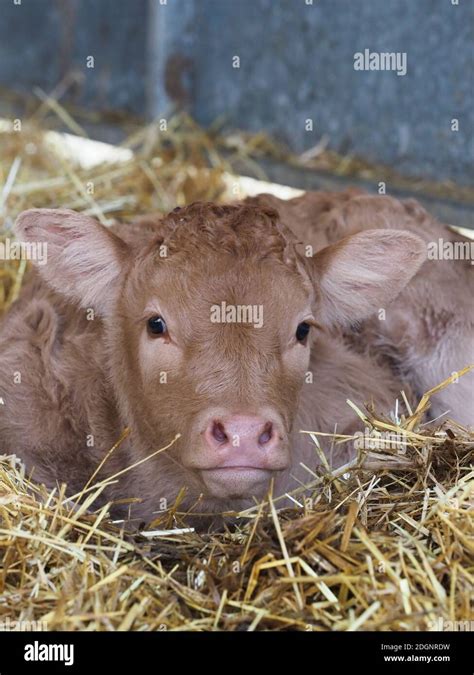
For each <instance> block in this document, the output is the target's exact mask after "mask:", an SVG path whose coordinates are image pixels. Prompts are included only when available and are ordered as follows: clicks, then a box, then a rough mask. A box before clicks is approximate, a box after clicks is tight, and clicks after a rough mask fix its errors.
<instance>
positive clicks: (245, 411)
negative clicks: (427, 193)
mask: <svg viewBox="0 0 474 675" xmlns="http://www.w3.org/2000/svg"><path fill="white" fill-rule="evenodd" d="M420 214H422V216H423V217H422V220H423V223H422V226H421V227H419V224H420ZM425 226H426V227H425ZM439 228H441V226H439V225H437V224H435V223H434V222H433V221H432V220H431V219H430V218H429V217H428V216H427V215H426V214H425V213H424V212H422V211H421V210H420V207H418V206H415V205H410V204H408V205H401V204H400V203H398V202H395V201H394V200H389V201H387V200H385V199H383V198H377V197H367V196H361V195H354V194H342V195H325V194H319V195H318V194H308V195H305V196H304V197H303V198H299V199H297V200H291V201H290V202H282V201H280V200H276V199H275V198H272V197H270V196H268V195H263V196H260V197H259V198H257V199H253V200H247V201H246V202H243V203H236V204H232V205H227V206H218V205H214V204H203V203H196V204H192V205H191V206H188V207H186V208H184V209H176V210H175V211H173V212H172V213H170V214H169V215H168V216H166V217H164V218H144V219H141V220H140V221H138V222H137V223H136V224H133V225H127V226H126V225H116V226H114V227H113V228H111V229H106V228H104V227H103V226H102V225H100V224H99V223H98V222H96V221H95V220H94V219H93V218H90V217H88V216H85V215H83V214H79V213H75V212H73V211H67V210H48V209H33V210H30V211H26V212H24V213H23V214H21V215H20V217H19V218H18V220H17V223H16V232H17V235H18V238H19V239H20V240H23V241H27V242H42V243H46V244H47V255H48V258H47V264H45V265H42V266H40V265H38V266H37V268H36V269H35V270H34V271H33V273H32V274H31V277H30V278H29V280H28V282H27V283H26V284H25V286H24V288H23V290H22V293H21V295H20V298H19V300H18V301H17V302H16V303H15V304H14V306H13V307H12V308H11V310H10V312H9V313H8V315H7V316H6V317H5V319H4V320H3V323H2V325H1V328H0V364H1V368H0V396H1V398H2V399H3V403H4V405H2V406H0V452H4V453H12V452H14V453H16V454H17V455H19V456H20V457H21V458H22V459H23V460H24V461H25V463H26V465H27V467H28V468H29V469H32V470H33V472H34V474H33V475H34V477H35V478H36V480H39V481H42V482H45V483H46V484H48V485H53V484H54V483H55V482H56V481H61V482H66V483H67V484H68V486H69V490H70V491H71V492H79V491H80V490H81V488H82V487H83V486H84V485H85V484H86V483H87V482H88V480H89V479H90V477H91V476H92V475H93V474H94V472H95V471H96V469H97V467H98V466H99V464H100V463H101V462H102V461H103V460H104V458H105V456H106V455H107V453H108V451H109V450H110V449H111V448H112V447H113V446H114V444H116V442H117V439H118V438H119V437H120V436H121V434H122V432H123V430H124V428H126V427H128V428H129V430H130V433H129V435H128V436H127V437H126V438H125V439H124V440H123V441H122V442H121V443H120V444H119V445H118V446H117V447H116V448H115V449H114V450H113V452H111V453H110V455H108V456H107V459H106V461H105V462H104V465H103V467H102V468H101V470H100V472H99V474H98V477H97V478H98V479H101V478H104V477H105V476H111V475H113V474H115V473H117V472H119V471H121V470H123V469H124V468H125V467H127V466H131V465H132V464H137V463H138V465H137V466H136V468H134V469H133V470H132V471H129V472H127V473H124V474H122V476H121V477H120V478H119V480H116V481H115V482H113V483H112V484H111V485H110V486H108V487H107V489H106V491H105V493H104V499H108V500H111V501H114V502H122V503H123V501H124V500H126V499H127V498H130V499H133V498H135V499H136V501H135V502H133V505H132V506H130V505H129V506H128V507H127V509H128V511H130V510H131V513H132V515H133V516H135V517H139V518H145V519H149V518H152V517H153V515H154V514H155V513H156V512H157V511H159V510H160V509H163V508H166V507H167V506H170V505H171V504H172V503H173V501H174V500H175V498H176V496H177V495H178V494H179V493H181V508H183V509H187V510H189V511H193V512H207V513H209V512H221V511H224V510H239V509H242V508H244V507H246V506H248V505H250V504H252V503H253V499H254V498H260V497H262V496H264V495H265V493H266V491H267V490H268V487H269V484H270V481H271V479H272V478H273V479H274V490H275V494H282V493H284V492H285V491H288V490H291V489H293V488H294V487H296V486H297V485H299V484H300V482H301V481H302V482H305V481H308V479H310V478H311V476H310V475H309V474H308V473H307V472H305V470H304V469H303V468H302V466H301V463H304V464H306V465H309V466H311V463H312V464H313V465H315V464H316V463H317V461H316V456H315V453H314V446H313V445H312V442H311V441H309V440H308V438H307V436H305V435H301V434H300V433H299V430H300V429H302V428H305V429H312V430H317V431H322V432H332V431H333V430H334V427H335V425H337V430H338V432H339V433H353V432H354V431H355V430H356V429H357V428H359V425H360V420H359V419H358V417H357V416H356V415H354V413H353V411H352V409H351V408H350V407H349V406H348V405H347V404H346V399H351V400H352V401H353V402H354V403H356V404H357V405H359V406H361V407H362V406H363V405H364V403H366V402H373V403H374V405H375V406H376V407H377V409H378V410H381V411H383V412H385V413H388V412H389V410H390V409H391V408H392V407H393V405H394V401H395V398H396V397H397V395H398V394H399V391H400V389H401V388H403V387H405V388H406V387H407V386H409V385H410V384H412V385H413V386H414V388H415V389H420V390H421V389H423V388H424V387H426V386H428V385H430V384H431V380H433V381H434V380H435V379H436V378H437V377H438V375H439V376H443V377H444V376H445V374H446V375H447V374H450V373H447V372H446V373H445V371H446V370H450V369H460V368H462V367H463V366H465V365H467V363H468V362H469V361H470V360H471V361H472V360H473V359H472V357H471V356H470V354H468V353H467V352H468V351H469V349H470V347H469V344H470V343H469V340H470V335H469V333H467V332H466V331H467V329H468V328H471V324H470V323H469V319H468V318H467V316H466V317H460V316H458V315H457V314H456V317H457V319H456V322H457V323H456V326H452V321H453V319H452V318H451V317H452V316H453V315H454V312H453V307H452V306H450V303H452V301H453V297H454V295H455V294H458V296H459V303H460V304H459V307H460V308H461V310H462V311H463V310H464V308H466V307H467V304H468V298H467V285H468V282H469V283H471V282H472V270H471V269H465V270H464V268H463V271H462V272H461V271H459V270H458V267H456V268H454V267H453V269H452V272H449V273H446V275H447V276H446V278H447V284H448V288H445V276H444V273H443V272H441V273H438V272H437V271H435V270H434V269H433V270H432V269H431V268H430V267H429V265H428V263H427V262H425V258H426V239H427V237H433V236H436V235H437V232H438V230H439ZM442 232H443V235H444V236H445V237H450V236H451V234H450V233H449V232H448V230H447V229H445V228H442ZM299 241H302V242H303V246H302V245H301V244H300V243H298V242H299ZM468 277H469V279H468ZM410 280H412V281H411V282H410ZM409 282H410V283H409ZM403 289H405V290H403ZM402 291H403V292H402ZM451 294H452V295H451ZM441 298H442V301H441V302H440V299H441ZM438 306H441V307H442V309H443V311H447V309H449V311H450V312H451V314H450V318H449V320H448V317H445V318H444V319H443V322H442V323H440V321H439V320H438V319H437V316H438V315H437V313H436V312H437V307H438ZM381 309H386V314H387V317H388V318H387V320H386V321H385V322H384V323H383V327H382V322H381V321H379V322H378V323H377V321H378V320H377V319H373V316H374V313H377V312H380V310H381ZM427 317H429V320H428V318H427ZM430 321H431V323H430ZM356 324H357V325H358V326H359V329H358V331H354V330H352V328H353V327H354V326H355V325H356ZM351 327H352V328H351ZM414 342H416V344H414ZM468 343H469V344H468ZM379 348H380V354H378V353H377V350H378V349H379ZM397 350H398V351H397ZM394 352H396V353H397V358H398V360H397V359H394V358H393V353H394ZM440 355H441V356H442V358H441V356H440ZM389 356H390V357H391V358H389ZM404 359H406V363H404ZM440 361H442V364H443V365H442V367H441V365H440V364H439V362H440ZM394 363H396V366H394ZM399 364H402V365H403V367H401V366H400V365H399ZM460 398H463V397H460ZM455 403H457V399H456V400H455ZM444 404H445V401H444V400H441V403H440V405H441V407H443V405H444ZM452 414H453V416H455V417H460V416H463V415H465V417H466V418H467V419H468V421H472V406H471V408H470V410H469V411H467V412H466V409H465V406H464V405H461V401H459V405H456V407H454V409H453V410H452ZM176 434H180V437H179V438H178V440H177V441H176V442H175V443H174V444H173V445H171V447H170V448H169V449H167V450H166V451H163V452H161V453H158V454H157V453H156V451H157V450H159V449H160V448H161V447H164V446H166V445H167V444H169V443H170V441H171V440H172V439H173V438H174V437H175V435H176ZM349 452H350V449H349V448H347V447H346V450H345V451H343V450H340V451H338V453H337V454H335V455H334V456H333V457H332V461H333V462H334V463H341V462H342V461H344V459H345V458H346V457H347V453H349ZM151 455H153V456H152V457H151V458H150V459H148V460H147V461H144V462H141V463H140V460H145V459H146V458H147V457H150V456H151ZM183 488H184V490H182V489H183ZM121 508H122V510H123V508H124V507H121ZM115 511H116V512H117V513H119V512H120V507H119V505H118V504H116V505H115Z"/></svg>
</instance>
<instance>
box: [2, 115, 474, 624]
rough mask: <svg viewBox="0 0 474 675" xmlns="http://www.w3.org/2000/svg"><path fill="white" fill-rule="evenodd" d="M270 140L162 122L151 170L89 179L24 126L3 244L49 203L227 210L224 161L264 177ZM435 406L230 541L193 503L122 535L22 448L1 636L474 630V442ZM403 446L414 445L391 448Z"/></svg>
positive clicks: (16, 465)
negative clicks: (197, 205) (44, 480)
mask: <svg viewBox="0 0 474 675" xmlns="http://www.w3.org/2000/svg"><path fill="white" fill-rule="evenodd" d="M63 121H64V120H63ZM66 121H67V120H66ZM262 142H263V141H262V138H258V137H257V138H256V139H252V138H245V137H243V136H242V137H236V136H234V137H228V138H225V137H223V136H220V135H218V136H213V135H212V133H211V134H209V133H205V132H203V131H202V130H200V129H199V128H198V127H197V126H196V125H194V123H193V122H192V121H191V120H190V119H189V118H186V117H184V116H181V117H179V116H178V117H176V118H174V119H173V120H172V121H171V122H170V123H169V127H168V132H167V134H166V136H163V134H160V133H158V131H157V125H150V126H149V127H147V128H145V129H142V130H140V131H139V132H136V133H135V134H134V136H132V137H131V138H129V139H128V142H127V144H126V145H128V147H130V148H131V149H133V151H134V155H133V157H131V158H129V159H126V160H123V161H117V162H115V163H114V162H112V163H109V164H107V165H105V164H103V165H98V166H95V167H94V168H92V169H91V168H89V169H82V168H81V167H80V166H79V165H78V164H76V163H74V162H72V161H71V160H70V159H69V158H67V157H65V156H63V155H62V154H61V152H60V150H59V149H58V148H57V147H56V148H55V147H54V146H52V145H51V143H50V142H49V141H47V136H46V135H45V134H44V133H43V132H42V131H41V129H40V128H38V127H37V126H34V125H33V124H31V125H24V127H23V129H22V131H21V133H17V132H15V131H13V130H11V129H8V128H7V129H5V130H4V131H3V133H0V185H1V186H3V188H0V216H1V221H0V225H2V227H3V229H2V230H1V236H2V238H3V239H5V238H6V237H9V236H11V232H10V227H11V224H12V222H13V219H14V217H15V216H16V215H17V214H18V213H19V212H20V211H21V210H23V209H24V208H28V207H31V206H32V205H34V206H36V207H39V206H44V207H47V206H51V207H52V206H54V207H57V206H59V205H61V206H63V207H66V208H75V209H78V210H87V211H88V212H90V213H94V214H95V215H97V217H99V218H100V219H101V220H102V222H109V221H110V219H111V218H114V217H116V216H117V217H121V218H123V219H126V218H129V217H132V216H135V215H137V214H139V213H146V212H149V211H154V210H163V211H166V210H168V209H169V208H173V207H174V206H176V205H177V204H184V203H186V202H190V201H193V200H196V199H219V198H221V196H222V194H223V192H224V184H223V180H222V178H223V175H224V172H225V171H227V170H229V166H230V165H229V159H227V160H224V159H223V158H222V151H223V150H225V151H226V153H227V157H228V156H229V154H230V156H231V157H232V156H237V157H238V158H239V160H240V161H241V160H242V158H243V159H244V160H245V161H249V162H251V161H253V160H252V157H253V156H254V155H255V152H258V151H259V149H260V145H259V144H261V143H262ZM20 158H21V159H20ZM91 185H92V186H93V189H92V190H91V189H89V187H90V186H91ZM25 271H26V266H25V264H24V262H19V261H2V264H1V267H0V307H1V309H2V310H5V309H6V308H8V306H9V305H10V304H11V302H12V301H13V300H14V299H15V297H17V295H18V292H19V289H20V287H21V282H22V278H23V275H24V274H25ZM442 386H450V383H449V381H447V382H445V383H443V385H442ZM394 404H395V402H394ZM427 405H429V395H428V396H426V397H424V398H423V399H422V400H421V401H420V404H419V406H418V408H417V409H416V410H414V411H412V414H411V415H410V416H408V417H406V418H404V417H402V418H399V417H398V416H397V415H394V416H393V417H392V419H383V418H381V417H380V416H379V415H377V411H357V412H358V414H359V415H360V416H361V417H362V419H363V422H364V426H366V427H367V428H369V429H371V430H372V433H371V436H370V439H366V442H365V447H362V448H361V449H360V451H359V456H358V457H357V458H356V459H355V460H354V461H353V462H352V463H351V464H350V465H347V466H345V467H343V468H342V469H340V470H338V471H337V472H334V471H331V470H330V468H329V467H328V466H327V464H325V462H324V458H322V459H323V461H322V464H321V466H320V467H319V468H318V469H317V470H316V471H314V472H308V483H309V484H310V485H311V491H310V495H309V496H308V495H303V494H302V493H301V492H299V491H298V490H297V491H296V492H294V493H292V494H291V498H292V500H293V502H294V508H280V505H279V500H278V499H273V498H272V495H271V494H270V495H269V497H268V498H267V499H266V500H265V501H264V502H263V503H262V504H256V505H255V507H253V508H251V509H249V510H248V511H246V512H243V513H241V514H230V515H229V520H228V522H227V524H226V525H225V526H224V527H222V528H221V529H220V530H218V531H214V532H207V531H206V530H205V529H204V530H203V531H200V530H199V528H196V529H194V530H193V528H191V527H189V524H188V523H186V521H185V520H183V518H182V515H181V514H180V511H179V499H178V500H177V503H176V504H175V505H174V507H172V508H171V509H170V510H169V511H168V512H166V513H165V514H163V515H162V516H160V519H159V520H157V521H155V522H154V523H152V525H151V526H150V527H149V528H148V530H147V531H143V530H142V529H140V528H138V529H137V528H132V527H131V526H130V525H129V524H127V523H121V522H113V521H111V520H110V518H109V515H108V512H107V508H106V507H104V508H101V509H95V507H94V501H95V499H96V498H97V496H98V494H100V492H101V491H102V490H103V488H104V485H103V483H98V484H96V485H94V484H92V485H91V486H90V489H88V491H87V492H84V493H83V494H82V495H79V496H78V497H77V498H76V499H75V500H74V501H71V500H69V499H68V498H67V497H66V494H65V489H64V486H58V487H57V488H56V489H55V490H53V491H48V490H46V488H44V487H42V486H39V485H37V484H35V483H34V481H32V480H30V479H29V478H28V476H27V475H26V474H25V470H24V468H23V467H22V465H21V463H20V462H19V461H18V460H17V459H16V458H15V457H14V453H15V448H11V453H12V454H11V456H4V457H1V458H0V625H1V624H3V625H4V626H5V625H6V624H8V622H10V625H12V626H13V625H15V624H14V623H13V622H16V621H23V622H32V623H31V624H30V625H31V627H36V628H40V629H41V628H44V629H66V630H100V631H114V630H138V631H148V630H195V631H199V630H231V631H236V630H245V631H247V630H303V631H305V630H313V631H326V630H343V631H346V630H349V631H354V630H385V631H386V630H402V631H403V630H427V629H433V628H434V627H437V628H438V629H439V626H440V625H441V626H442V625H447V624H443V623H442V622H468V621H471V620H472V619H473V618H474V616H473V612H472V600H473V588H474V583H473V581H474V555H473V554H474V543H473V542H474V509H473V506H474V500H473V485H474V481H473V479H474V471H473V468H472V463H473V456H474V453H473V449H474V434H472V433H470V432H469V431H468V430H466V429H464V428H462V427H460V426H459V425H457V424H456V423H455V422H452V421H449V420H448V421H446V422H444V423H443V424H440V425H439V426H438V427H436V425H435V426H434V427H433V426H427V425H423V424H422V422H421V416H422V413H423V411H424V410H425V408H426V406H427ZM307 431H308V432H311V431H313V430H307ZM387 432H392V433H393V434H394V435H395V436H394V437H395V438H396V439H397V441H396V442H395V443H387V444H386V447H385V446H384V442H383V440H380V439H384V438H385V439H386V434H387ZM311 438H312V440H313V442H314V449H315V456H316V455H321V451H320V448H319V440H318V438H319V437H318V435H317V434H316V433H311ZM374 439H379V442H377V443H371V440H372V441H373V440H374ZM347 440H348V439H347V438H341V437H337V436H335V437H334V438H333V441H332V442H334V443H344V442H347ZM371 445H372V446H373V445H377V448H376V449H373V448H372V447H371ZM311 492H312V494H311ZM22 625H23V626H25V625H28V624H22ZM450 625H451V626H453V625H455V624H452V623H451V624H450ZM463 625H465V624H463Z"/></svg>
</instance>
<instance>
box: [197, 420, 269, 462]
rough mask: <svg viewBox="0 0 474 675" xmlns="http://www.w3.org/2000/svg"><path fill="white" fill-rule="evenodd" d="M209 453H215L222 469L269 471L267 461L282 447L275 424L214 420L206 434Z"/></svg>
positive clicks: (258, 421)
mask: <svg viewBox="0 0 474 675" xmlns="http://www.w3.org/2000/svg"><path fill="white" fill-rule="evenodd" d="M204 441H205V444H206V446H207V449H208V450H212V451H213V452H215V455H216V460H217V463H218V464H219V465H220V466H222V467H231V466H252V467H255V468H262V469H263V468H267V466H268V458H271V456H272V455H274V453H275V451H276V450H278V447H279V446H280V443H281V438H280V437H279V434H278V432H277V429H276V428H275V424H274V423H273V422H271V421H269V420H265V419H263V418H261V417H257V416H253V415H232V416H230V417H226V418H224V419H213V420H211V421H210V422H209V424H208V425H207V428H206V430H205V431H204Z"/></svg>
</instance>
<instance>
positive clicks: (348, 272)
mask: <svg viewBox="0 0 474 675" xmlns="http://www.w3.org/2000/svg"><path fill="white" fill-rule="evenodd" d="M425 258H426V245H425V243H424V242H423V241H422V239H420V238H419V237H417V236H416V235H414V234H411V233H410V232H406V231H404V230H366V231H364V232H360V233H358V234H355V235H352V236H350V237H346V238H345V239H342V240H341V241H339V242H337V243H336V244H332V245H331V246H328V247H326V248H324V249H323V250H321V251H319V252H318V253H316V254H315V255H314V256H313V259H312V265H313V278H314V281H315V287H316V294H317V296H318V298H319V303H320V306H319V308H318V317H319V319H318V320H319V321H321V323H323V324H324V323H326V324H349V323H352V322H355V321H360V320H362V319H365V318H367V317H368V316H370V315H371V314H373V313H374V312H376V311H378V310H379V309H385V308H386V307H387V306H388V304H389V303H390V302H391V301H392V300H394V298H396V296H397V295H398V294H399V293H400V291H401V290H402V289H403V288H404V286H405V285H406V284H407V283H408V282H409V281H410V279H411V278H412V277H413V276H414V274H416V272H417V271H418V269H419V268H420V267H421V265H422V264H423V262H424V260H425Z"/></svg>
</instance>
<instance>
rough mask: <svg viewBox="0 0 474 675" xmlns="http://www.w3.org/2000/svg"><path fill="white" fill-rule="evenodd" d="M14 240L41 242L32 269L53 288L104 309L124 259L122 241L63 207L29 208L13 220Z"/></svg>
mask: <svg viewBox="0 0 474 675" xmlns="http://www.w3.org/2000/svg"><path fill="white" fill-rule="evenodd" d="M15 233H16V235H17V239H18V240H19V241H23V242H27V243H29V244H37V245H38V244H41V245H42V246H45V249H44V248H43V251H44V253H45V255H42V256H41V264H38V261H37V269H38V271H39V273H40V274H41V276H42V277H43V278H44V279H45V281H46V282H47V283H48V284H49V285H50V286H51V287H52V288H53V289H54V290H56V291H59V292H60V293H62V294H63V295H65V296H66V297H68V298H70V299H71V300H74V301H76V302H78V303H79V304H80V305H81V306H82V307H92V308H94V309H95V310H96V311H97V312H98V313H99V314H104V313H106V312H107V309H108V307H109V306H110V304H111V302H112V300H113V299H114V298H115V297H116V295H117V292H118V290H119V289H118V282H119V277H120V274H121V271H122V270H123V267H124V266H125V265H126V261H127V257H128V248H127V245H126V244H125V242H124V241H123V240H122V239H120V238H119V237H117V236H116V235H114V234H113V233H112V232H110V231H109V230H107V228H105V227H104V226H103V225H101V224H100V223H98V222H97V221H96V220H95V219H94V218H91V217H90V216H86V215H84V214H81V213H76V212H75V211H69V210H66V209H30V210H28V211H23V213H21V214H20V215H19V216H18V218H17V220H16V223H15Z"/></svg>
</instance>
